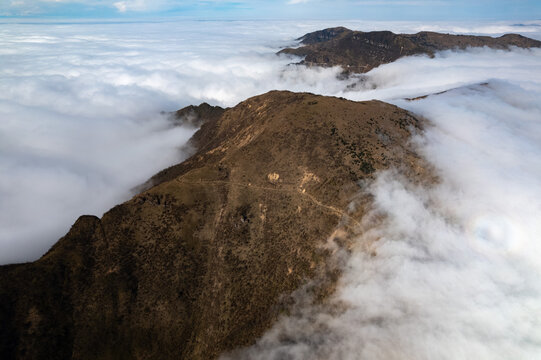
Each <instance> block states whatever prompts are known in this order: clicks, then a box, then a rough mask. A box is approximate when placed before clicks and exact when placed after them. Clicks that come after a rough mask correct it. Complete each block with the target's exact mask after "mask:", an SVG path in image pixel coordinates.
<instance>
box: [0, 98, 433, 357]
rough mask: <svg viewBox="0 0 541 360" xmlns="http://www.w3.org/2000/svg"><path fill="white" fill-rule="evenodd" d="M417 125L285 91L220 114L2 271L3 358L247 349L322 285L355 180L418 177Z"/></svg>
mask: <svg viewBox="0 0 541 360" xmlns="http://www.w3.org/2000/svg"><path fill="white" fill-rule="evenodd" d="M420 127H421V124H420V122H419V120H417V119H416V118H414V117H413V116H411V115H410V114H409V113H407V112H406V111H404V110H402V109H400V108H397V107H395V106H393V105H389V104H386V103H382V102H379V101H371V102H362V103H356V102H351V101H347V100H343V99H337V98H330V97H322V96H315V95H311V94H295V93H290V92H270V93H268V94H265V95H261V96H258V97H255V98H251V99H248V100H247V101H244V102H242V103H241V104H239V105H238V106H236V107H234V108H232V109H229V110H226V111H225V112H224V113H223V114H222V115H221V116H220V117H219V118H218V117H216V118H214V120H212V121H207V122H205V123H204V125H203V127H202V129H201V130H200V131H199V132H198V133H197V134H196V136H195V138H196V139H197V144H198V146H199V149H198V151H197V153H196V154H195V155H194V156H192V157H191V158H190V159H188V160H187V161H185V162H184V163H182V164H179V165H177V166H174V167H171V168H169V169H166V170H164V171H163V172H161V173H160V174H158V175H157V176H156V177H155V178H154V184H156V185H155V186H154V187H152V188H150V189H149V190H147V191H145V192H142V193H140V194H139V195H137V196H135V197H134V198H133V199H131V200H130V201H127V202H126V203H124V204H121V205H118V206H116V207H114V208H113V209H111V210H110V211H109V212H107V213H106V214H104V216H103V217H102V218H101V219H99V218H97V217H93V216H83V217H81V218H79V219H78V220H77V222H76V223H75V224H74V225H73V227H72V228H71V230H70V231H69V233H68V234H67V235H66V236H65V237H63V238H62V239H60V240H59V241H58V243H57V244H56V245H55V246H54V247H53V248H52V249H51V250H50V251H49V252H48V253H47V254H46V255H44V256H43V257H42V258H41V259H39V260H38V261H36V262H34V263H29V264H22V265H12V266H4V267H0V320H1V321H2V327H1V330H0V339H1V342H0V346H1V348H0V357H1V358H2V359H12V358H31V359H67V358H74V359H137V358H145V359H168V358H171V359H173V358H174V359H178V358H181V359H212V358H215V357H216V356H218V355H219V354H220V353H222V352H223V351H225V350H230V349H233V348H236V347H239V346H244V345H248V344H250V343H252V342H253V341H255V340H256V339H257V338H258V337H259V336H261V334H262V333H263V332H264V331H265V330H266V329H267V328H269V327H270V325H271V324H272V323H273V322H274V321H275V319H276V318H277V316H278V315H279V313H280V312H281V311H284V310H285V309H287V303H288V298H287V294H289V293H291V292H292V291H293V290H295V289H297V288H298V287H299V286H301V285H302V284H304V283H306V281H307V279H310V278H317V277H318V276H321V277H322V278H323V279H327V280H329V279H330V281H327V282H322V283H320V285H319V286H318V287H317V288H316V289H315V290H314V291H315V296H316V297H320V298H324V297H325V296H326V294H328V293H329V292H330V291H332V286H333V283H332V279H333V269H332V268H329V267H328V266H326V264H325V259H326V258H327V255H328V254H327V251H326V250H325V248H324V247H322V246H321V245H322V244H324V243H325V241H326V240H327V239H328V238H329V237H332V236H335V237H336V236H338V234H341V235H340V236H342V237H347V233H348V229H349V227H350V226H351V225H354V224H355V221H356V219H358V218H360V216H361V214H362V211H363V208H362V206H360V207H358V208H357V209H348V204H349V203H350V201H351V199H352V198H353V197H354V196H355V195H356V194H358V193H359V190H360V188H359V185H358V184H357V180H359V179H363V178H369V177H371V174H373V172H374V171H376V170H378V169H384V168H388V167H391V166H397V167H402V168H404V170H405V171H406V172H407V173H408V174H409V175H410V176H412V177H413V176H419V175H421V176H422V175H423V173H424V171H425V170H424V168H423V166H422V163H421V161H420V160H419V158H418V157H417V156H416V154H415V153H414V152H413V151H412V150H411V149H409V147H408V145H407V143H408V139H409V137H410V134H411V131H417V130H419V129H420ZM339 230H343V231H339ZM333 234H335V235H333ZM334 275H336V274H334Z"/></svg>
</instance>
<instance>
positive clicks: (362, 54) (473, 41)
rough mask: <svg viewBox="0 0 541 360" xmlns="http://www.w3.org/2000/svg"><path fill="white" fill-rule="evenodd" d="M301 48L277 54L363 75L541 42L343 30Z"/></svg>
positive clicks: (307, 39) (312, 38)
mask: <svg viewBox="0 0 541 360" xmlns="http://www.w3.org/2000/svg"><path fill="white" fill-rule="evenodd" d="M298 40H300V41H301V44H303V46H301V47H298V48H294V49H293V48H287V49H284V50H282V51H280V52H279V53H281V54H292V55H297V56H303V57H304V60H303V61H302V62H301V64H305V65H310V66H311V65H317V66H336V65H340V66H342V67H344V70H345V71H346V72H350V73H365V72H368V71H370V70H372V69H373V68H375V67H377V66H379V65H381V64H387V63H390V62H393V61H395V60H397V59H399V58H401V57H403V56H408V55H417V54H427V55H430V56H432V55H434V53H435V52H436V51H439V50H449V49H465V48H467V47H483V46H486V47H490V48H494V49H507V48H509V47H511V46H516V47H521V48H531V47H541V42H540V41H537V40H533V39H529V38H527V37H524V36H521V35H517V34H506V35H503V36H500V37H498V38H492V37H489V36H472V35H450V34H440V33H436V32H428V31H423V32H419V33H417V34H394V33H392V32H390V31H372V32H362V31H352V30H349V29H346V28H343V27H339V28H329V29H325V30H320V31H316V32H313V33H309V34H306V35H304V36H303V37H301V38H299V39H298Z"/></svg>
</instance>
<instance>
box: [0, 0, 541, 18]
mask: <svg viewBox="0 0 541 360" xmlns="http://www.w3.org/2000/svg"><path fill="white" fill-rule="evenodd" d="M287 5H296V6H287ZM292 9H295V10H292ZM0 15H3V16H38V17H40V16H41V17H79V18H85V17H86V18H88V17H94V18H102V17H134V16H136V17H142V16H164V17H167V16H182V17H188V18H206V19H212V18H214V19H216V18H228V19H246V18H250V19H261V18H263V19H264V18H266V19H269V18H272V19H330V18H332V19H355V18H357V19H365V20H367V19H381V20H408V19H409V20H416V19H428V20H450V19H456V20H465V19H490V20H494V19H507V20H508V19H511V18H513V19H519V20H524V19H538V18H539V17H540V16H541V3H539V2H538V1H536V0H520V1H508V0H490V1H489V0H479V1H475V2H472V1H468V0H382V1H372V0H336V1H330V0H282V1H270V0H251V1H248V0H187V1H180V0H155V1H150V0H61V1H56V0H11V1H3V2H1V3H0Z"/></svg>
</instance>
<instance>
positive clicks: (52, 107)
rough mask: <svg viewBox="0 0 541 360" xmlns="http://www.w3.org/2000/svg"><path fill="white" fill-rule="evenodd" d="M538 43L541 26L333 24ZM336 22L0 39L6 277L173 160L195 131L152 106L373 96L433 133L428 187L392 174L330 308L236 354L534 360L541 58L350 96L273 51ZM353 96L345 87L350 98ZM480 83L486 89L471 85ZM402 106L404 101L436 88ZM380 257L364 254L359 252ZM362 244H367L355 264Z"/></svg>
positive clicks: (518, 55) (389, 68) (365, 80)
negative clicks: (378, 219)
mask: <svg viewBox="0 0 541 360" xmlns="http://www.w3.org/2000/svg"><path fill="white" fill-rule="evenodd" d="M341 24H343V25H345V26H350V27H353V28H357V29H362V30H372V29H383V28H388V29H391V30H394V31H401V32H415V31H419V30H440V31H466V32H469V33H488V34H495V35H500V34H501V33H502V32H506V31H509V30H510V29H512V31H515V32H516V31H521V32H522V33H524V34H526V35H530V36H532V37H536V38H539V29H540V26H539V24H536V23H529V24H524V26H516V25H513V24H509V23H494V24H488V23H487V24H464V23H463V24H423V25H417V24H411V23H391V24H389V23H387V24H382V23H364V22H363V23H341ZM336 25H339V24H338V23H325V24H321V23H313V22H312V23H301V24H293V23H289V22H274V23H271V22H266V23H250V22H228V23H219V22H216V23H213V22H183V23H182V22H181V23H165V24H164V23H146V24H141V23H136V24H133V23H131V24H130V23H127V24H114V23H110V24H83V25H81V24H75V25H74V24H55V23H50V24H47V25H43V24H41V25H30V24H26V25H25V24H16V23H10V24H3V25H0V34H1V35H0V45H1V46H0V63H2V67H0V120H1V121H0V154H1V156H0V174H1V176H0V263H7V262H12V261H21V260H30V259H34V258H36V257H38V256H39V255H40V254H42V253H43V252H44V251H45V250H46V249H47V248H48V247H49V246H50V245H52V244H53V243H54V241H56V239H57V238H58V237H60V236H61V235H62V234H64V233H65V232H66V231H67V229H68V228H69V226H70V225H71V223H73V221H74V220H75V219H76V217H77V216H78V215H81V214H83V213H94V214H97V215H101V213H102V212H103V211H105V210H107V209H108V208H109V207H110V206H112V205H114V204H115V203H117V202H119V201H122V200H124V199H127V198H128V197H129V196H130V194H129V189H130V188H132V187H133V186H136V185H138V184H140V183H141V182H143V181H145V180H146V179H147V178H148V177H149V176H151V175H152V174H153V173H154V172H156V171H158V170H160V169H162V168H164V167H166V166H168V165H170V164H173V163H175V162H178V161H180V160H181V159H182V157H183V156H185V154H183V153H181V152H180V151H179V148H180V147H181V146H182V145H183V143H185V141H186V140H187V138H188V137H189V136H190V134H191V131H190V130H188V129H182V128H173V127H171V126H170V124H169V122H168V121H167V119H166V117H164V116H160V115H159V112H160V111H161V110H166V111H172V110H176V109H177V108H180V107H182V106H184V105H188V104H192V103H193V104H197V103H200V102H201V101H208V102H210V103H212V104H218V105H222V106H232V105H234V104H236V103H237V102H239V101H241V100H243V99H245V98H247V97H249V96H252V95H256V94H258V93H263V92H266V91H268V90H271V89H290V90H296V91H311V92H315V93H322V94H327V95H336V96H344V97H347V98H350V99H353V100H362V99H371V98H378V99H382V100H387V101H391V102H394V103H396V104H397V105H399V106H402V107H406V108H408V109H410V110H412V111H414V112H416V113H418V114H420V115H423V116H425V117H426V118H428V119H430V121H431V122H432V123H433V125H434V126H433V127H430V128H428V129H427V131H426V133H425V134H424V135H423V136H422V137H419V138H418V139H417V142H418V146H419V149H420V151H421V152H422V153H423V154H424V155H425V157H426V158H427V160H428V161H430V162H431V163H432V164H433V165H434V166H435V168H436V169H437V171H438V174H439V175H440V177H441V179H442V182H441V183H440V184H438V185H436V186H434V187H433V188H430V189H426V188H418V187H417V186H415V185H413V184H411V183H409V182H408V181H407V179H403V178H402V177H400V176H399V175H397V174H396V173H394V172H392V171H391V172H386V173H382V174H380V175H379V177H378V178H377V180H376V181H375V182H374V184H372V185H371V188H370V189H371V191H372V193H373V194H374V196H375V203H374V209H373V213H375V214H383V215H385V220H384V221H383V222H382V223H371V222H370V219H371V218H370V215H371V214H369V215H367V219H366V224H367V225H368V228H369V231H366V232H364V233H363V234H362V236H360V237H359V238H358V240H357V243H356V247H355V248H354V251H353V253H352V254H351V256H350V257H348V258H347V259H346V261H345V262H344V270H345V271H344V276H343V278H342V279H341V285H340V287H339V290H338V291H337V293H336V295H335V298H334V301H336V302H340V303H342V304H347V307H346V308H345V309H344V310H343V311H342V312H328V311H324V310H322V309H320V308H317V307H310V306H308V307H304V308H300V309H297V312H296V313H295V315H293V316H291V317H288V318H283V319H282V320H281V321H280V322H279V323H278V324H277V325H276V326H275V327H274V328H273V329H272V330H271V331H269V332H268V333H267V334H266V335H265V336H264V337H263V338H262V339H261V340H260V341H259V342H258V344H257V345H256V346H254V347H252V348H249V349H245V350H244V352H243V353H241V354H237V355H236V356H237V357H239V358H242V356H244V357H246V358H250V359H284V358H287V359H307V358H310V359H320V358H321V359H344V360H345V359H358V358H367V359H374V360H377V359H404V358H411V359H420V360H422V359H453V360H455V359H466V358H468V359H469V358H476V359H490V360H493V359H496V360H497V359H527V360H530V359H536V358H537V357H538V355H539V354H540V353H541V332H540V329H541V323H540V320H539V319H541V305H540V304H541V301H540V299H541V282H540V281H539V275H540V274H541V265H540V264H541V239H540V237H539V236H540V235H539V234H541V223H540V222H539V219H540V218H541V205H540V201H538V199H541V190H540V189H541V186H540V180H539V179H541V161H540V160H539V159H540V158H541V157H540V155H541V145H540V144H541V120H540V119H541V105H540V103H539V99H540V98H541V50H532V51H530V50H519V49H515V50H513V51H511V52H508V51H495V50H488V49H475V50H470V51H467V52H458V53H456V52H451V51H448V52H443V53H440V54H438V55H437V56H436V57H435V58H434V59H429V58H427V57H411V58H404V59H401V60H399V61H397V62H395V63H393V64H389V65H385V66H381V67H379V68H377V69H374V70H373V71H371V72H370V73H369V74H367V75H366V76H363V77H361V78H358V79H350V80H348V81H346V82H344V81H340V80H337V79H336V74H337V73H338V72H339V71H340V70H339V69H325V70H321V69H304V68H302V67H296V66H286V65H287V64H288V63H289V62H291V60H290V59H287V58H283V57H282V58H280V57H276V56H274V55H273V54H274V52H275V51H276V50H278V49H279V48H280V47H282V46H285V45H287V44H288V43H290V42H291V39H293V38H295V37H298V36H300V35H302V34H304V33H305V32H308V31H312V30H316V29H319V28H323V27H327V26H336ZM356 82H357V83H358V85H357V87H356V88H355V89H353V90H347V91H346V90H344V89H345V88H346V85H351V84H352V83H356ZM483 84H484V85H483ZM450 89H451V91H448V92H446V93H443V94H440V95H437V96H430V97H428V98H426V99H424V100H420V101H416V102H406V101H404V100H402V98H404V97H415V96H419V95H425V94H428V93H435V92H441V91H445V90H450ZM367 246H369V247H370V252H371V253H374V254H376V256H369V255H368V254H367V252H366V251H365V250H366V247H367ZM363 249H364V250H363Z"/></svg>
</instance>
